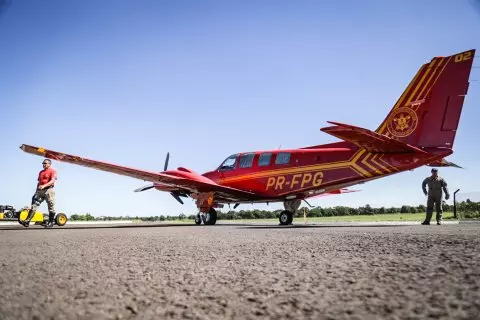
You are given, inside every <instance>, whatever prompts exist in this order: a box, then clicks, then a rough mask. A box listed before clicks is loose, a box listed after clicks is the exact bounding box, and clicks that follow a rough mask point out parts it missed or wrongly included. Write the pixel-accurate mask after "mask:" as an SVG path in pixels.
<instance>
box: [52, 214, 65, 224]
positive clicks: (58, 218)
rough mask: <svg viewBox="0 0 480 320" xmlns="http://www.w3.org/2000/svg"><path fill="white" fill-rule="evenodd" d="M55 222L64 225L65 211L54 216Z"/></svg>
mask: <svg viewBox="0 0 480 320" xmlns="http://www.w3.org/2000/svg"><path fill="white" fill-rule="evenodd" d="M55 223H56V224H57V226H60V227H62V226H64V225H65V223H67V215H66V214H65V213H59V214H57V215H56V216H55Z"/></svg>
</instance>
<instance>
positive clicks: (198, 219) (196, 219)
mask: <svg viewBox="0 0 480 320" xmlns="http://www.w3.org/2000/svg"><path fill="white" fill-rule="evenodd" d="M195 224H196V225H199V224H202V218H200V214H197V215H196V216H195Z"/></svg>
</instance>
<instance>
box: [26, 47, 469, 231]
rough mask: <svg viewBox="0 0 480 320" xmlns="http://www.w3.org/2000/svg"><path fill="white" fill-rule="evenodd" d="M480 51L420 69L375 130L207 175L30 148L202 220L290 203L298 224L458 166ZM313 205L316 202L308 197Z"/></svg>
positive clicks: (347, 131) (342, 130) (244, 158)
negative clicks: (322, 209)
mask: <svg viewBox="0 0 480 320" xmlns="http://www.w3.org/2000/svg"><path fill="white" fill-rule="evenodd" d="M474 55H475V50H474V49H473V50H468V51H465V52H461V53H458V54H455V55H452V56H448V57H435V58H433V59H432V60H431V61H430V62H429V63H426V64H424V65H422V66H421V67H420V69H419V70H418V72H417V74H416V75H415V76H414V78H413V79H412V81H411V82H410V84H409V85H408V87H407V88H406V89H405V91H404V92H403V94H402V95H401V96H400V98H399V99H398V101H397V102H396V104H395V105H394V106H393V108H392V110H391V111H390V113H389V114H388V115H387V117H386V118H385V120H384V121H383V123H382V124H381V125H380V126H379V127H378V128H377V129H376V130H375V131H370V130H368V129H363V128H359V127H355V126H351V125H347V124H343V123H337V122H329V123H331V124H332V125H333V126H329V127H326V128H322V129H321V130H322V131H323V132H326V133H329V134H331V135H333V136H335V137H338V138H340V139H341V140H343V141H341V142H335V143H329V144H324V145H317V146H310V147H303V148H299V149H289V150H265V151H253V152H244V153H238V154H234V155H231V156H229V157H228V158H226V159H225V160H224V161H223V162H222V163H221V164H220V166H219V167H218V168H216V169H215V170H213V171H210V172H206V173H204V174H202V175H200V174H198V173H196V172H194V171H192V170H190V169H186V168H182V167H180V168H178V169H177V170H167V166H168V159H169V154H167V158H166V160H165V168H164V171H162V172H151V171H144V170H138V169H134V168H128V167H123V166H119V165H115V164H109V163H106V162H100V161H95V160H90V159H87V158H82V157H78V156H74V155H69V154H65V153H60V152H56V151H51V150H47V149H44V148H39V147H34V146H29V145H22V146H21V147H20V148H21V149H22V150H23V151H25V152H27V153H31V154H35V155H39V156H42V157H46V158H50V159H53V160H58V161H63V162H68V163H72V164H77V165H80V166H85V167H90V168H94V169H98V170H103V171H108V172H112V173H116V174H120V175H124V176H129V177H132V178H137V179H142V180H145V181H150V182H152V184H151V185H148V186H145V187H142V188H139V189H136V190H135V191H136V192H139V191H144V190H147V189H150V188H155V189H157V190H160V191H165V192H170V194H171V195H172V196H173V197H174V198H175V199H176V200H177V201H178V202H180V203H181V204H183V201H182V199H181V197H183V198H187V197H190V198H192V199H195V200H196V205H197V207H198V209H199V213H198V214H197V215H196V219H195V223H196V224H201V223H202V222H203V223H204V224H206V225H214V224H215V222H216V220H217V213H216V210H215V208H221V207H223V206H224V204H228V205H230V204H235V206H234V208H236V207H237V206H238V205H239V204H241V203H260V202H263V203H265V202H266V203H270V202H283V204H284V207H285V210H284V211H283V212H282V213H281V215H280V218H279V220H280V224H282V225H286V224H291V222H292V219H293V215H294V214H295V212H296V211H297V210H298V208H299V207H300V204H301V201H302V200H304V201H305V202H307V201H306V199H308V198H311V197H316V196H322V195H328V194H341V193H345V192H349V190H348V189H346V188H347V187H349V186H352V185H356V184H359V183H364V182H366V181H370V180H373V179H378V178H382V177H385V176H389V175H392V174H396V173H399V172H403V171H406V170H412V169H415V168H418V167H421V166H424V165H427V166H455V167H458V166H457V165H455V164H453V163H451V162H448V161H446V160H445V157H447V156H449V155H451V154H452V153H453V150H452V149H453V142H454V139H455V134H456V130H457V127H458V123H459V120H460V114H461V111H462V107H463V102H464V98H465V95H466V94H467V90H468V84H469V82H468V78H469V76H470V71H471V68H472V61H473V58H474ZM307 204H308V202H307Z"/></svg>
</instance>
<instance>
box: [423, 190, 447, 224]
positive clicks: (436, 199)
mask: <svg viewBox="0 0 480 320" xmlns="http://www.w3.org/2000/svg"><path fill="white" fill-rule="evenodd" d="M434 205H435V209H436V211H437V217H436V218H437V221H442V215H443V210H442V196H428V200H427V217H426V219H425V221H428V222H430V219H432V214H433V206H434Z"/></svg>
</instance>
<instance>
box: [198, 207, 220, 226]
mask: <svg viewBox="0 0 480 320" xmlns="http://www.w3.org/2000/svg"><path fill="white" fill-rule="evenodd" d="M202 222H203V224H205V225H211V226H213V225H214V224H215V223H216V222H217V211H215V209H214V208H210V210H209V211H208V212H206V213H205V212H201V211H200V212H199V213H198V214H197V215H196V216H195V224H197V225H198V224H202Z"/></svg>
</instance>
